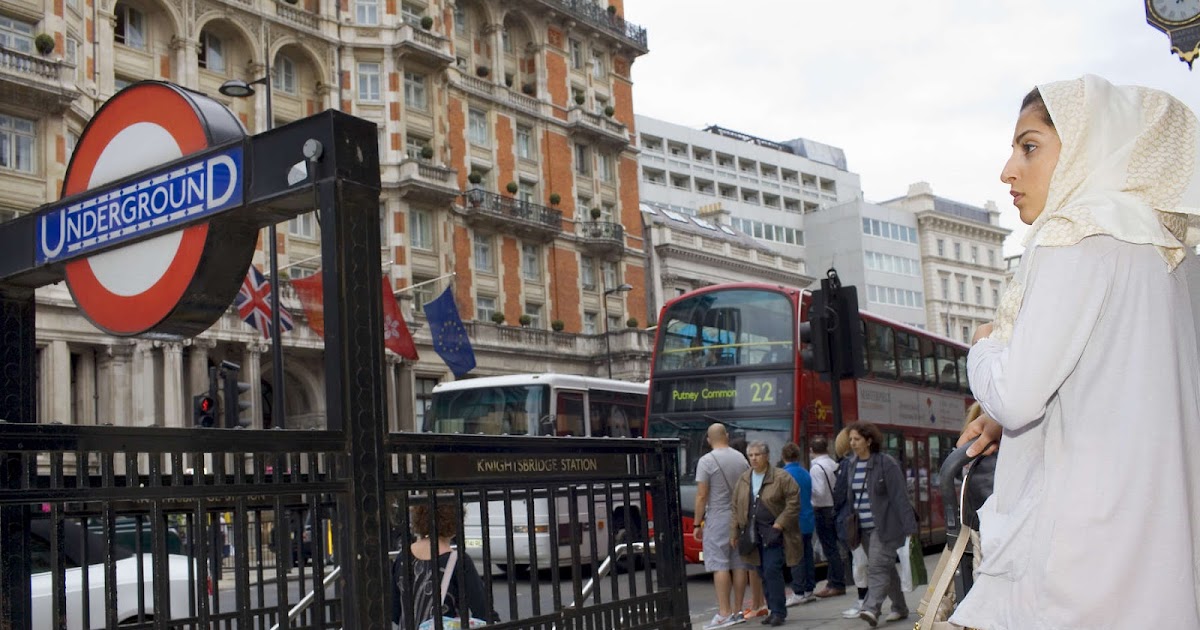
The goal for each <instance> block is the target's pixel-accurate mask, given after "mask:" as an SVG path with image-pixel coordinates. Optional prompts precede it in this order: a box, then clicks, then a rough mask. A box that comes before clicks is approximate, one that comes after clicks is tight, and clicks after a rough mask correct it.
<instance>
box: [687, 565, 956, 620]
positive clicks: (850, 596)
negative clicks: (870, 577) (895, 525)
mask: <svg viewBox="0 0 1200 630" xmlns="http://www.w3.org/2000/svg"><path fill="white" fill-rule="evenodd" d="M939 555H940V552H939V553H934V554H931V555H928V556H925V567H926V569H927V570H928V574H929V575H930V577H932V575H933V570H934V569H935V568H936V567H937V561H938V557H939ZM701 576H705V577H707V575H706V574H700V575H696V576H694V577H692V578H691V580H693V581H695V580H702V579H704V577H701ZM824 586H825V582H824V581H822V582H819V583H818V584H817V589H818V590H820V589H822V588H824ZM926 588H927V585H921V586H917V587H915V588H914V589H913V591H912V592H911V593H905V594H904V595H905V597H904V599H905V600H906V601H907V602H908V610H909V615H908V619H905V620H903V621H893V622H892V623H884V622H883V617H884V616H886V615H887V613H888V612H889V611H890V610H891V609H890V603H889V602H886V601H885V602H884V604H883V614H882V615H880V619H879V626H878V627H879V628H885V629H887V630H901V629H903V630H911V628H912V627H913V624H914V623H916V622H917V604H919V603H920V602H921V596H922V595H924V594H925V589H926ZM689 591H692V592H694V589H689ZM702 592H707V595H708V598H707V599H706V600H704V601H693V602H691V604H692V611H693V612H692V629H693V630H703V628H704V624H706V623H708V622H709V621H710V620H711V619H712V617H713V613H715V612H716V608H714V607H713V606H712V601H713V599H714V598H715V597H716V596H715V595H714V594H713V591H712V585H711V581H710V583H709V588H708V589H707V590H706V591H702ZM856 593H857V591H855V590H854V587H853V586H851V587H850V588H848V589H846V594H845V595H843V596H841V597H830V598H828V599H818V600H817V601H815V602H812V603H809V604H801V605H799V606H793V607H791V608H788V609H787V613H788V617H787V623H785V624H784V625H783V626H782V627H784V628H793V629H796V630H800V629H803V630H870V628H871V626H870V625H868V624H867V622H865V621H863V620H861V619H858V618H854V619H843V618H842V611H844V610H846V609H847V608H850V607H851V606H853V605H854V602H855V599H856V597H855V594H856ZM747 596H748V595H747ZM701 608H706V609H705V610H704V611H703V612H697V611H699V610H700V609H701ZM760 620H761V618H760V619H752V620H750V621H748V622H746V623H739V624H737V625H734V626H730V628H732V629H734V630H751V629H755V630H757V628H761V627H763V626H762V625H761V624H760V623H759V621H760Z"/></svg>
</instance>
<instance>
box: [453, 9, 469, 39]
mask: <svg viewBox="0 0 1200 630" xmlns="http://www.w3.org/2000/svg"><path fill="white" fill-rule="evenodd" d="M454 34H455V35H466V34H467V10H466V9H464V8H463V5H461V4H458V3H455V5H454Z"/></svg>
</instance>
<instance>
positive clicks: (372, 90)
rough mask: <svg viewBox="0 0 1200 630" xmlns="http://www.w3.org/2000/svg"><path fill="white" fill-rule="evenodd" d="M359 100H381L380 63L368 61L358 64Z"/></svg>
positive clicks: (374, 101) (375, 101)
mask: <svg viewBox="0 0 1200 630" xmlns="http://www.w3.org/2000/svg"><path fill="white" fill-rule="evenodd" d="M358 100H360V101H367V102H371V103H378V102H379V100H380V95H379V64H377V63H368V62H360V63H359V64H358Z"/></svg>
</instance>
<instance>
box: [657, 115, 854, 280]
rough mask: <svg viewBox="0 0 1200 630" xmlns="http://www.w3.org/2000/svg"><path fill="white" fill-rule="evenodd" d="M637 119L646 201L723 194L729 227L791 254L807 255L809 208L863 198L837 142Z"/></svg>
mask: <svg viewBox="0 0 1200 630" xmlns="http://www.w3.org/2000/svg"><path fill="white" fill-rule="evenodd" d="M635 127H636V129H637V131H638V136H637V146H638V148H639V149H640V150H641V153H640V154H639V156H638V167H639V169H640V170H641V178H640V180H641V181H640V192H641V198H642V201H643V202H654V203H661V204H666V205H668V206H671V207H675V208H681V209H684V211H686V210H687V209H698V208H701V207H704V206H709V205H711V204H713V203H715V202H720V204H721V206H722V207H723V208H724V209H725V210H726V211H728V213H729V221H730V225H731V227H733V228H734V229H736V230H740V231H742V232H745V233H746V234H749V235H750V236H752V237H753V238H754V239H756V240H758V241H759V242H762V243H764V244H766V245H768V246H770V247H771V248H773V249H775V250H777V251H779V252H781V253H783V254H785V255H787V256H794V257H797V258H800V259H803V258H805V245H806V244H807V237H806V234H805V225H804V221H805V219H804V217H805V215H807V214H809V213H812V212H816V211H817V210H819V209H821V208H823V207H827V206H831V205H836V204H840V203H845V202H848V201H852V200H855V199H860V198H862V187H861V185H860V183H859V177H858V174H856V173H852V172H850V171H849V170H847V168H846V156H845V153H844V152H843V151H842V150H841V149H839V148H837V147H832V146H829V145H824V144H821V143H818V142H813V141H811V140H806V139H803V138H799V139H796V140H789V141H786V142H773V141H770V140H764V139H762V138H756V137H754V136H750V135H746V134H743V133H738V132H736V131H731V130H728V129H724V128H721V127H717V126H710V127H707V128H705V129H692V128H690V127H685V126H683V125H678V124H674V123H670V122H666V121H662V120H658V119H655V118H649V117H646V116H635ZM804 271H805V270H804V269H801V272H804Z"/></svg>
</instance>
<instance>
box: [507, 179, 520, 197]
mask: <svg viewBox="0 0 1200 630" xmlns="http://www.w3.org/2000/svg"><path fill="white" fill-rule="evenodd" d="M504 190H507V191H508V194H510V195H515V194H517V191H518V190H520V187H518V186H517V182H508V183H507V184H505V185H504Z"/></svg>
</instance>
